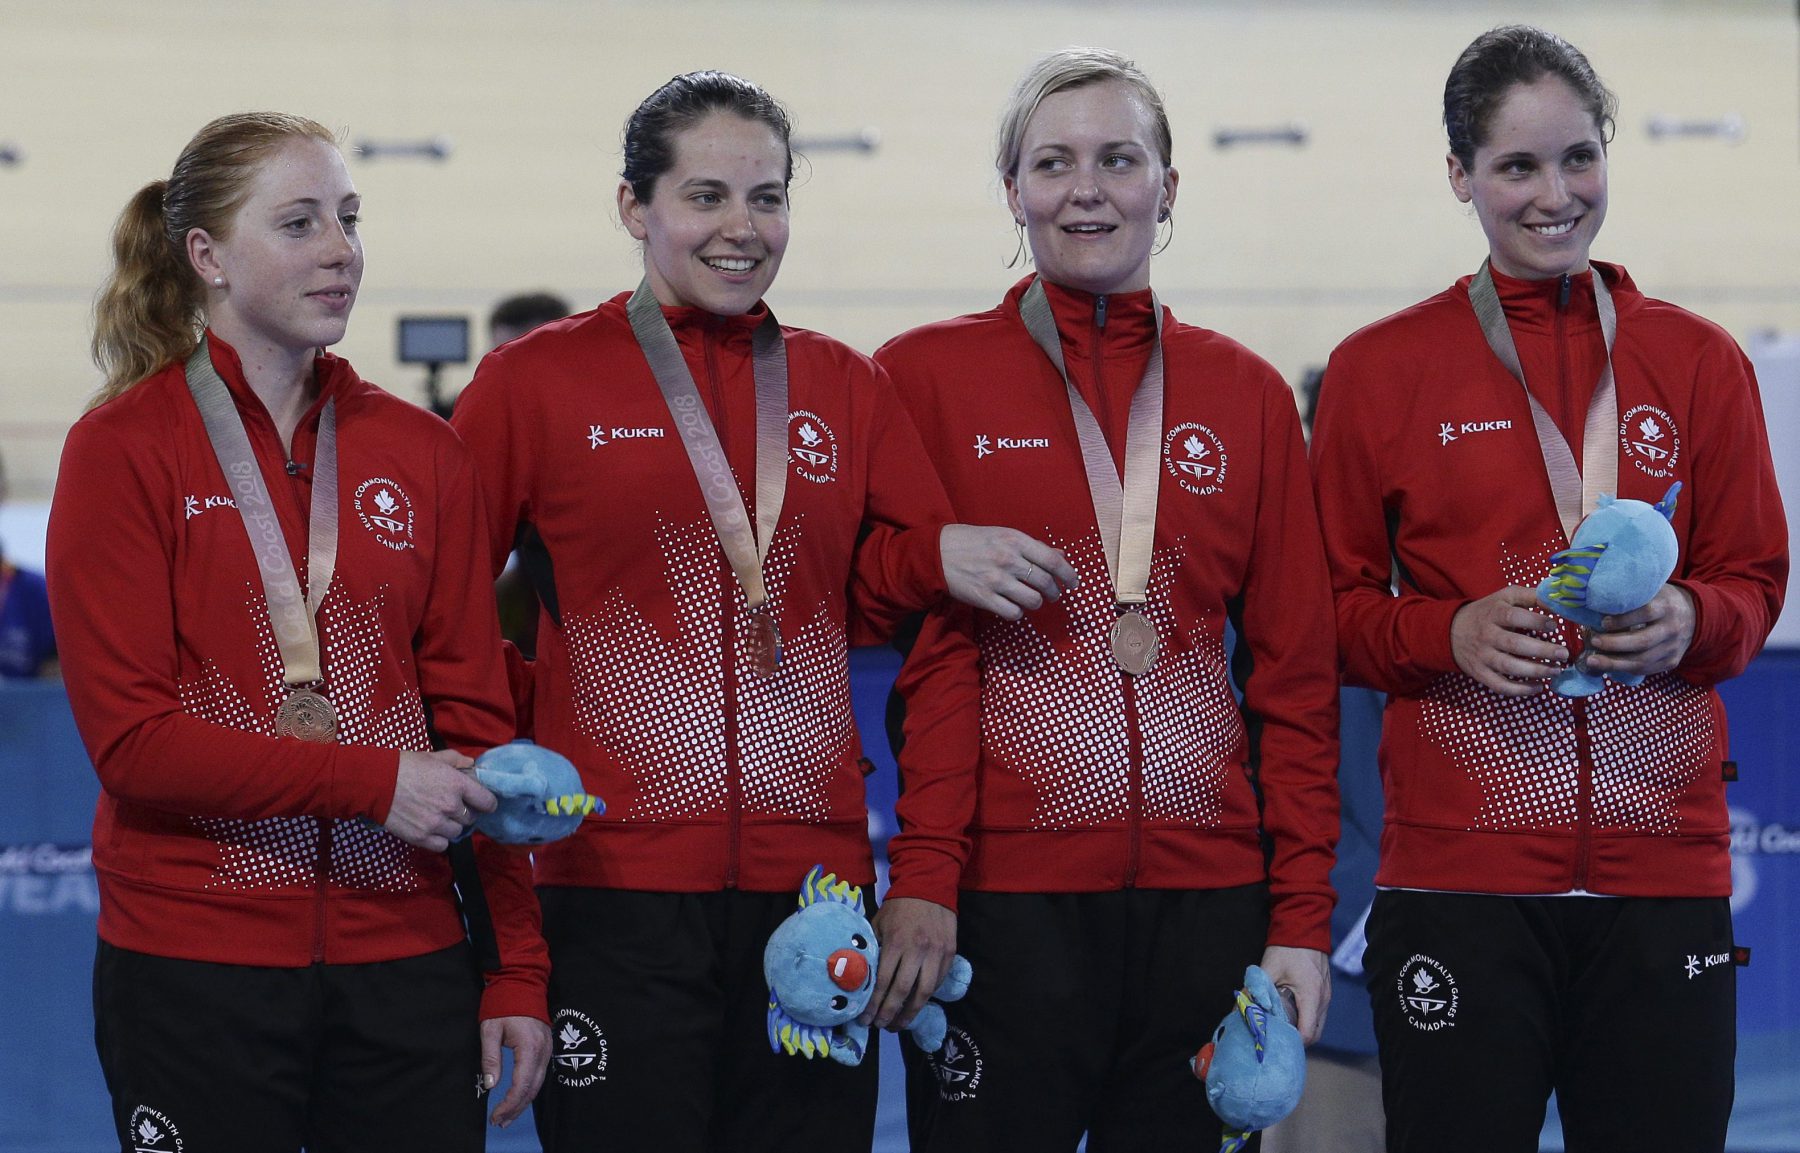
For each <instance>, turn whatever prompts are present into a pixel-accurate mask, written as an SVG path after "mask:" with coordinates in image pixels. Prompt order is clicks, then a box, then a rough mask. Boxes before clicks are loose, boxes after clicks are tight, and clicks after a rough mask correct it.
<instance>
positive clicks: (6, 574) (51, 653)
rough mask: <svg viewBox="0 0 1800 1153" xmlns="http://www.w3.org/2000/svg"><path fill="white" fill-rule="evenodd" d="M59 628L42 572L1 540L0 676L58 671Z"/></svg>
mask: <svg viewBox="0 0 1800 1153" xmlns="http://www.w3.org/2000/svg"><path fill="white" fill-rule="evenodd" d="M6 496H7V492H6V462H5V460H4V459H0V504H5V503H6ZM57 668H58V666H57V661H56V630H55V629H54V628H53V627H52V626H51V623H50V593H49V586H48V585H46V584H45V582H44V576H43V574H42V573H38V572H33V571H32V570H30V569H28V568H20V567H19V566H18V565H17V564H15V563H14V562H13V561H12V560H11V559H9V558H8V557H7V556H6V550H5V542H4V541H0V680H29V679H31V678H34V677H52V676H55V675H56V673H57Z"/></svg>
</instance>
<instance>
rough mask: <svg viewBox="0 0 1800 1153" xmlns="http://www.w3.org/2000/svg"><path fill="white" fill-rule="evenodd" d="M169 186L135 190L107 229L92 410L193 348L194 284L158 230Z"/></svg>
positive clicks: (198, 319)
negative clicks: (109, 238) (108, 251)
mask: <svg viewBox="0 0 1800 1153" xmlns="http://www.w3.org/2000/svg"><path fill="white" fill-rule="evenodd" d="M167 188H168V181H166V180H154V181H151V182H150V183H149V184H146V185H145V186H144V187H143V188H141V189H140V190H139V191H138V193H137V195H136V196H133V197H132V198H131V201H130V203H128V204H127V205H126V206H125V211H124V212H122V213H120V214H119V223H118V224H117V225H116V226H115V227H114V228H113V271H112V275H111V276H109V277H108V278H107V280H106V283H105V285H103V286H102V287H101V289H100V297H99V299H98V301H97V302H96V303H95V305H94V345H93V352H94V363H95V364H98V365H99V366H100V370H101V371H102V372H104V373H105V374H106V382H105V383H104V384H102V385H101V386H100V391H99V392H98V393H97V394H96V395H95V397H94V399H93V401H92V402H91V403H90V404H89V406H88V407H90V408H95V407H98V406H100V405H102V404H105V403H106V402H107V401H109V400H111V399H113V398H114V397H115V396H118V395H119V394H120V393H122V392H124V391H125V390H126V389H128V388H130V387H131V386H132V385H133V384H135V383H136V382H138V381H139V380H142V379H143V378H144V377H146V376H149V375H150V374H151V373H153V372H155V371H156V370H157V369H159V368H161V367H163V366H164V365H166V364H169V363H172V362H174V361H178V360H186V359H187V357H188V354H189V353H191V352H193V351H194V346H195V345H196V344H198V343H199V339H200V329H201V327H202V324H203V317H202V312H201V307H200V281H199V277H197V276H196V275H195V274H194V271H193V270H192V269H191V268H189V267H188V265H187V259H186V256H185V255H184V254H183V253H182V252H181V251H180V250H179V249H177V247H176V244H175V241H174V240H173V239H172V238H171V237H170V236H169V235H168V230H167V229H166V227H165V226H164V217H163V195H164V193H165V191H166V190H167Z"/></svg>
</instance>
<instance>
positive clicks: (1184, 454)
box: [1163, 420, 1226, 496]
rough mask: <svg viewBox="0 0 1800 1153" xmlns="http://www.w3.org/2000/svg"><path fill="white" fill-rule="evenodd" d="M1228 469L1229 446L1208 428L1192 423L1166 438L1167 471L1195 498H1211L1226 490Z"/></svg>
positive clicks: (1177, 429)
mask: <svg viewBox="0 0 1800 1153" xmlns="http://www.w3.org/2000/svg"><path fill="white" fill-rule="evenodd" d="M1225 465H1226V459H1225V443H1224V442H1223V441H1221V440H1220V439H1219V437H1218V434H1217V433H1215V432H1213V430H1212V429H1210V428H1207V427H1206V426H1205V425H1204V424H1196V423H1195V422H1193V421H1191V420H1190V421H1187V422H1186V423H1184V424H1178V425H1176V426H1175V427H1174V428H1171V429H1170V430H1169V431H1168V433H1167V435H1165V436H1164V437H1163V467H1164V468H1166V469H1168V470H1169V475H1170V476H1172V477H1174V478H1175V480H1176V483H1178V484H1180V485H1181V487H1182V488H1184V489H1186V490H1187V491H1189V492H1191V493H1193V494H1194V495H1195V496H1211V495H1212V494H1213V493H1215V492H1218V491H1219V490H1220V489H1222V488H1224V487H1225Z"/></svg>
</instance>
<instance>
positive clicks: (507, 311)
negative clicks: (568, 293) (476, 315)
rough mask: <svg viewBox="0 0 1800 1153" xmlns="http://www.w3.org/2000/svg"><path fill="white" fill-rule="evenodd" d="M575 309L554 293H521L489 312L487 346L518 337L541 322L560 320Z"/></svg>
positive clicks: (500, 303) (490, 347) (498, 345)
mask: <svg viewBox="0 0 1800 1153" xmlns="http://www.w3.org/2000/svg"><path fill="white" fill-rule="evenodd" d="M573 311H574V310H573V309H571V308H570V307H569V302H568V301H566V300H564V299H563V298H562V297H560V296H558V295H556V294H555V293H554V292H520V293H516V294H514V295H512V296H508V297H506V298H505V299H503V300H501V301H500V302H499V303H498V304H496V305H494V308H493V311H491V312H489V313H488V348H489V349H490V350H492V349H496V348H499V347H500V346H501V345H503V344H505V343H506V342H507V341H509V340H517V339H519V337H521V336H524V335H525V334H526V333H528V332H530V331H531V330H532V329H534V328H536V327H537V326H538V325H540V324H549V323H550V322H551V321H553V320H561V319H562V318H563V317H565V316H567V315H569V313H571V312H573Z"/></svg>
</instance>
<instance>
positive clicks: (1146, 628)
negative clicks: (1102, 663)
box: [1112, 612, 1157, 677]
mask: <svg viewBox="0 0 1800 1153" xmlns="http://www.w3.org/2000/svg"><path fill="white" fill-rule="evenodd" d="M1156 649H1157V639H1156V626H1154V625H1152V624H1151V623H1150V622H1149V621H1148V620H1147V619H1145V617H1144V614H1143V613H1138V612H1128V613H1121V614H1120V615H1119V619H1118V620H1116V621H1114V622H1113V627H1112V651H1113V660H1115V661H1117V662H1118V663H1119V668H1120V669H1122V670H1123V671H1125V672H1128V673H1130V674H1131V675H1132V676H1134V677H1141V676H1143V675H1144V674H1145V673H1147V672H1149V671H1150V666H1151V665H1153V664H1155V663H1156Z"/></svg>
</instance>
